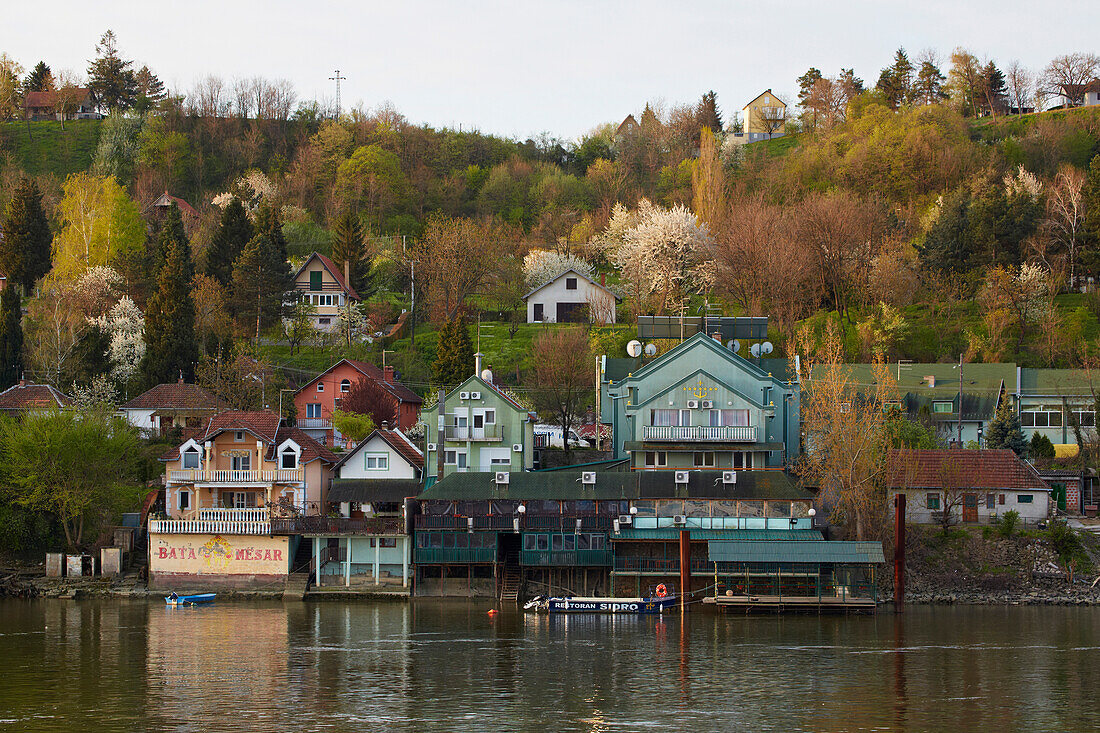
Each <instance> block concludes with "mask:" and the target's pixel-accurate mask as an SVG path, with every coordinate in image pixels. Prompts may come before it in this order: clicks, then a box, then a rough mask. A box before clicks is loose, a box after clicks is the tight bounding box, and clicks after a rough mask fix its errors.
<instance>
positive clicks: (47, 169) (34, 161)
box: [0, 120, 101, 178]
mask: <svg viewBox="0 0 1100 733" xmlns="http://www.w3.org/2000/svg"><path fill="white" fill-rule="evenodd" d="M100 124H101V122H100V120H76V121H73V122H66V123H65V129H64V130H62V129H61V123H60V122H30V123H26V122H5V123H0V151H3V152H5V153H9V154H10V155H11V156H12V160H13V162H14V163H15V165H16V166H17V167H19V168H22V169H23V170H24V171H25V172H26V173H28V174H29V175H41V174H52V175H55V176H57V177H58V178H64V177H66V176H68V175H69V174H71V173H79V172H81V171H86V170H88V169H89V168H90V167H91V165H92V157H93V156H94V155H95V149H96V146H97V145H98V144H99V128H100Z"/></svg>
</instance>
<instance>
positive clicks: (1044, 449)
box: [1028, 432, 1055, 458]
mask: <svg viewBox="0 0 1100 733" xmlns="http://www.w3.org/2000/svg"><path fill="white" fill-rule="evenodd" d="M1054 455H1055V451H1054V443H1052V442H1050V438H1048V437H1047V436H1045V435H1043V434H1042V433H1040V432H1035V433H1032V434H1031V446H1030V448H1029V449H1028V456H1029V457H1030V458H1054Z"/></svg>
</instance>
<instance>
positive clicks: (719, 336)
mask: <svg viewBox="0 0 1100 733" xmlns="http://www.w3.org/2000/svg"><path fill="white" fill-rule="evenodd" d="M710 337H711V338H712V339H714V340H715V341H717V342H718V343H722V332H721V331H715V332H714V333H712V334H711V335H710Z"/></svg>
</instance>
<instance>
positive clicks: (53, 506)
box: [0, 410, 145, 549]
mask: <svg viewBox="0 0 1100 733" xmlns="http://www.w3.org/2000/svg"><path fill="white" fill-rule="evenodd" d="M143 455H144V451H143V449H142V445H141V438H140V437H139V436H138V434H137V430H136V429H135V428H134V427H132V426H131V425H130V424H129V423H127V422H126V420H124V419H122V418H120V417H117V416H115V415H113V414H112V413H111V412H110V411H107V410H86V411H79V412H78V411H76V410H65V411H59V410H53V411H49V412H28V413H26V414H24V415H23V417H22V419H20V420H8V421H4V422H2V423H0V476H2V478H3V481H4V483H5V484H6V485H7V486H8V487H10V490H11V492H12V494H13V498H14V500H15V503H17V504H19V505H21V506H24V507H27V508H28V509H31V510H34V511H39V512H49V513H51V514H53V515H54V516H55V517H57V520H58V522H59V523H60V524H61V527H62V528H63V529H64V531H65V542H66V545H67V546H68V547H69V548H71V549H79V548H81V547H82V546H83V545H84V542H85V539H84V538H85V529H86V528H87V527H88V526H89V525H94V526H95V528H96V529H97V530H98V529H100V528H101V527H106V526H108V525H110V524H113V523H115V522H117V516H118V514H120V513H121V512H124V511H131V510H136V509H137V507H138V506H139V504H140V502H141V499H142V497H143V496H144V494H145V487H144V485H143V484H142V483H141V479H142V461H143V459H142V456H143Z"/></svg>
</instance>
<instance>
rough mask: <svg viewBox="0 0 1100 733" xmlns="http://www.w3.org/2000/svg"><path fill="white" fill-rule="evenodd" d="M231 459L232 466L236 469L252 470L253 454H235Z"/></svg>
mask: <svg viewBox="0 0 1100 733" xmlns="http://www.w3.org/2000/svg"><path fill="white" fill-rule="evenodd" d="M229 460H230V467H231V468H232V469H233V470H234V471H250V470H252V454H251V453H249V454H245V455H243V456H233V457H232V458H231V459H229Z"/></svg>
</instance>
